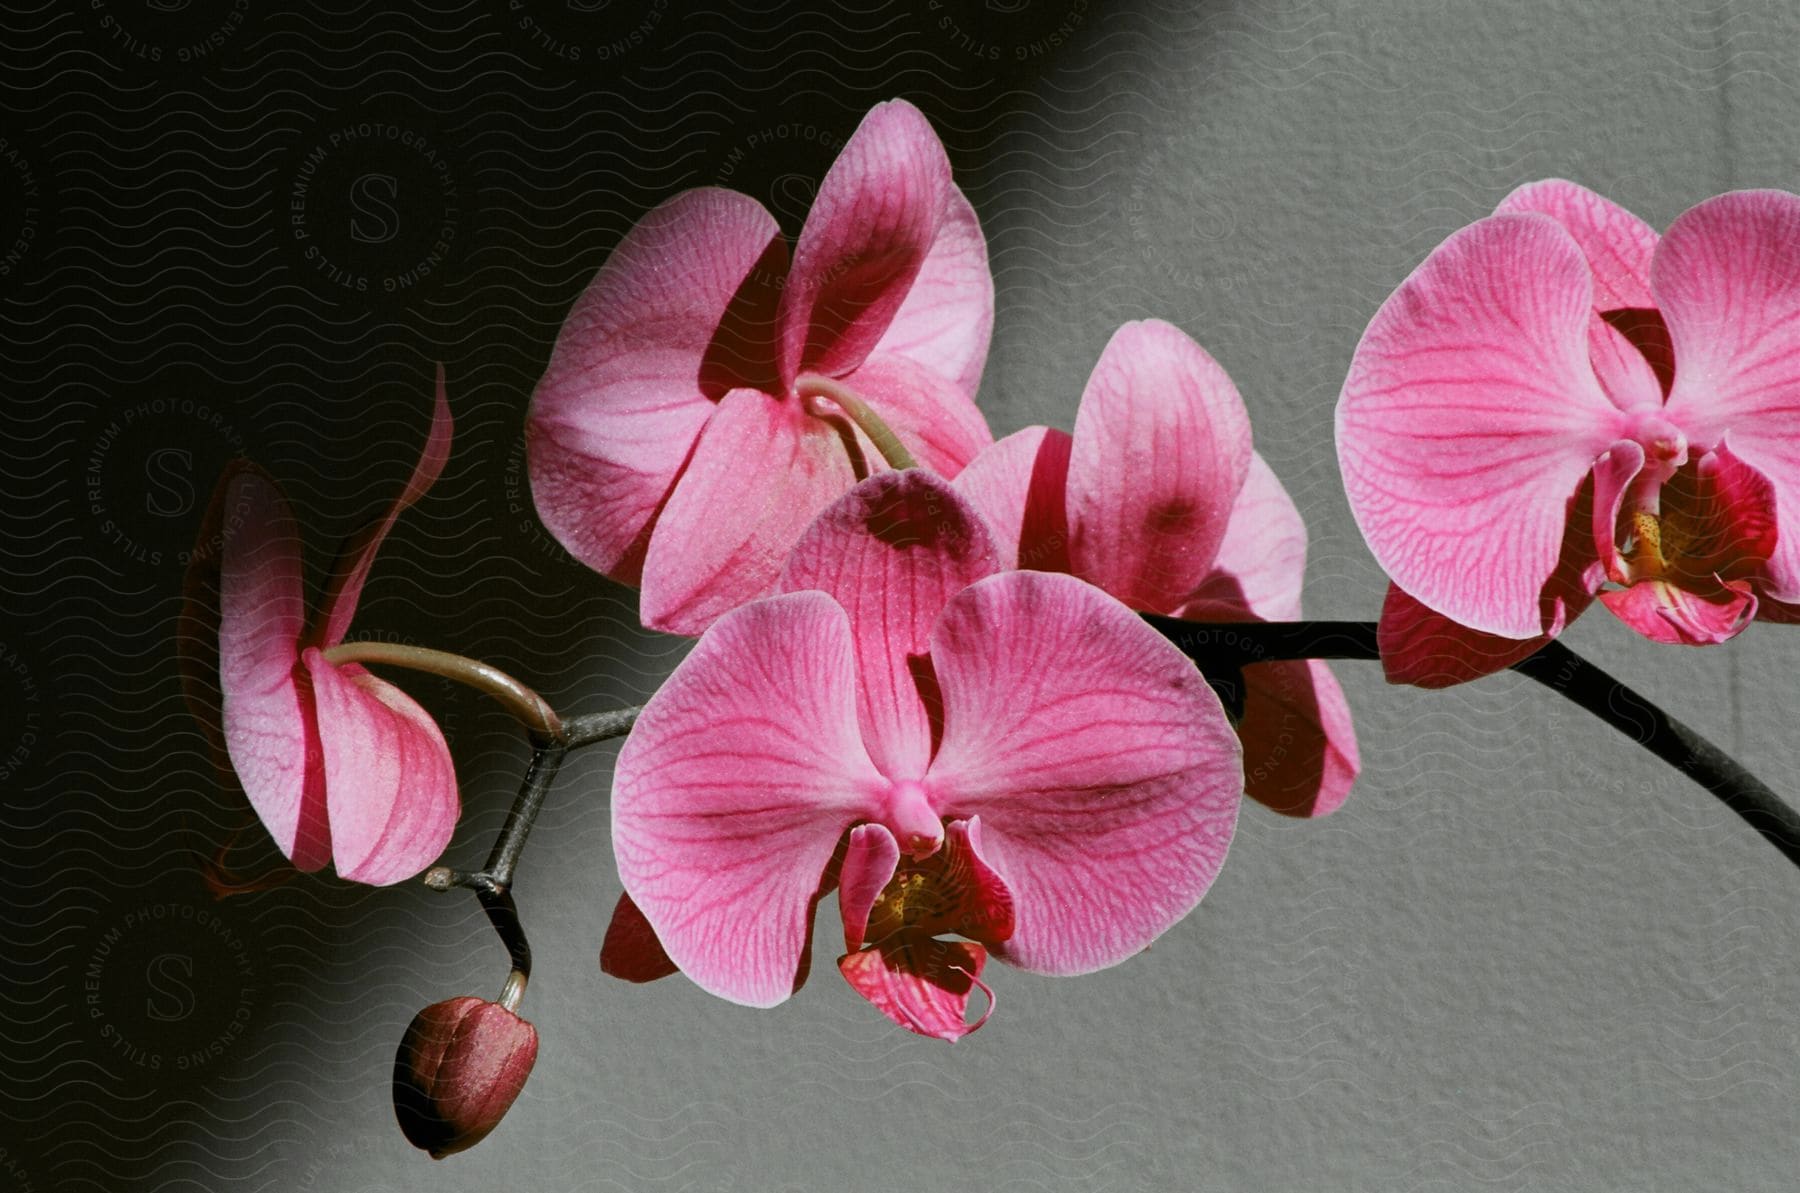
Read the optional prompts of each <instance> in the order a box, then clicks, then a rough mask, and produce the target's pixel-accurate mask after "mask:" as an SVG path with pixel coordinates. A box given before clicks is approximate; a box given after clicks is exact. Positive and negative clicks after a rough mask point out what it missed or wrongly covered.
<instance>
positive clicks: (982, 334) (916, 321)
mask: <svg viewBox="0 0 1800 1193" xmlns="http://www.w3.org/2000/svg"><path fill="white" fill-rule="evenodd" d="M993 330H994V275H993V273H992V272H991V271H990V270H989V268H988V252H987V237H985V236H983V235H982V232H981V223H980V221H979V220H977V219H976V218H975V209H974V208H973V207H971V206H970V205H969V200H968V199H967V198H965V197H964V196H963V193H962V191H961V190H959V189H958V188H957V187H956V185H955V184H954V183H953V184H951V186H950V188H949V199H948V200H947V201H946V203H945V205H944V217H943V220H942V221H941V222H940V223H939V224H938V230H937V239H936V240H934V241H932V242H931V251H930V252H928V253H926V254H925V263H924V265H922V266H921V267H920V268H919V276H918V277H916V278H914V279H913V283H912V287H911V289H909V290H907V292H906V298H905V300H904V301H903V302H901V304H900V309H899V310H897V311H895V312H894V321H893V322H892V323H890V324H888V329H887V331H885V332H883V333H882V336H881V339H880V340H878V341H877V342H876V344H875V347H874V349H873V350H872V351H871V352H870V355H871V356H875V355H879V354H883V353H893V354H895V355H898V356H904V357H908V358H910V359H911V360H913V361H915V362H917V363H918V364H920V365H922V366H923V367H925V368H928V369H930V370H931V371H932V372H934V373H936V374H938V375H939V376H940V377H945V378H948V379H949V381H950V383H951V384H952V385H953V386H955V387H956V389H957V391H958V392H960V393H962V394H963V395H965V396H966V397H969V398H973V397H974V396H975V391H976V390H977V389H978V388H980V385H981V371H982V366H983V365H985V364H986V363H987V352H988V340H989V338H990V336H991V335H992V334H993Z"/></svg>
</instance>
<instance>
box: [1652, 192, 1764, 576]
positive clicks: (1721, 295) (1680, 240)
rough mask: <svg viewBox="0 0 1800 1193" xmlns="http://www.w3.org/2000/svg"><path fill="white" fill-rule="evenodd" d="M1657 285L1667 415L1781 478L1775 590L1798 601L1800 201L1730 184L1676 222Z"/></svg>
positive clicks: (1662, 250) (1700, 442)
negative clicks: (1664, 329) (1667, 374)
mask: <svg viewBox="0 0 1800 1193" xmlns="http://www.w3.org/2000/svg"><path fill="white" fill-rule="evenodd" d="M1650 275H1651V288H1652V289H1653V290H1654V291H1655V292H1656V297H1657V305H1658V306H1659V307H1660V308H1661V310H1662V313H1663V318H1664V319H1665V320H1666V321H1667V323H1668V327H1669V336H1670V339H1671V340H1672V341H1673V343H1674V347H1675V359H1676V361H1677V363H1678V366H1679V367H1678V368H1677V370H1676V374H1675V385H1674V388H1673V389H1672V390H1670V392H1669V401H1668V406H1667V410H1666V412H1667V414H1668V417H1669V419H1670V420H1671V421H1673V422H1674V423H1675V424H1676V425H1677V426H1679V427H1681V429H1682V430H1683V431H1685V432H1686V433H1687V436H1688V439H1689V441H1690V442H1691V443H1692V444H1693V445H1694V446H1695V447H1696V448H1699V449H1702V450H1704V449H1707V448H1711V447H1714V446H1716V445H1717V444H1719V443H1720V442H1722V441H1723V440H1724V438H1725V435H1726V433H1727V432H1728V431H1729V432H1730V434H1731V443H1732V447H1733V449H1734V450H1735V451H1736V452H1737V454H1738V455H1739V456H1740V457H1741V458H1742V459H1743V460H1744V462H1745V463H1747V464H1749V465H1750V466H1752V467H1753V468H1756V469H1758V470H1759V471H1761V472H1762V473H1763V475H1765V476H1767V477H1768V478H1769V480H1770V481H1771V482H1772V483H1773V484H1774V485H1775V490H1776V505H1777V510H1778V513H1777V517H1778V519H1779V521H1780V524H1781V526H1782V528H1783V533H1782V535H1781V537H1780V541H1779V542H1778V543H1777V544H1776V547H1775V554H1774V555H1773V556H1772V557H1771V558H1770V560H1769V569H1768V570H1769V581H1770V582H1769V584H1768V586H1767V589H1766V591H1768V593H1769V595H1771V596H1773V597H1775V598H1776V599H1778V600H1785V601H1793V600H1797V599H1800V531H1797V530H1796V528H1800V196H1796V195H1790V194H1788V193H1787V192H1785V191H1773V190H1763V191H1733V192H1731V193H1729V194H1724V195H1719V196H1717V197H1716V198H1712V199H1708V200H1706V201H1705V202H1704V203H1701V204H1699V205H1698V206H1696V207H1693V208H1690V209H1689V210H1688V211H1687V212H1685V213H1684V214H1683V215H1681V216H1680V217H1679V218H1678V219H1677V220H1676V221H1675V223H1674V224H1673V225H1671V226H1670V228H1669V231H1668V234H1667V235H1665V236H1664V237H1663V242H1662V244H1661V246H1660V247H1659V248H1658V249H1657V253H1656V259H1655V261H1654V263H1653V264H1652V266H1651V271H1650Z"/></svg>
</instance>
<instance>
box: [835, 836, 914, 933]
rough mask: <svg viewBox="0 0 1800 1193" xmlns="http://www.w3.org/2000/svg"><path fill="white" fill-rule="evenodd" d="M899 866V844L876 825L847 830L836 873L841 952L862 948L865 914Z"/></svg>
mask: <svg viewBox="0 0 1800 1193" xmlns="http://www.w3.org/2000/svg"><path fill="white" fill-rule="evenodd" d="M899 864H900V843H899V842H898V841H896V840H894V834H893V833H890V832H888V831H887V829H885V828H883V827H882V826H881V825H879V824H859V825H857V826H856V827H855V828H853V829H851V830H850V838H849V841H848V843H847V844H846V846H845V849H844V862H843V865H842V867H841V868H840V869H839V870H838V909H839V911H840V912H841V913H842V918H843V921H844V951H845V952H846V953H854V952H856V950H858V949H860V948H862V947H863V937H864V936H866V935H867V934H868V931H869V912H870V910H872V909H873V908H874V906H875V901H876V900H877V899H879V898H880V897H881V889H882V888H883V887H885V886H886V885H887V884H888V882H889V880H890V879H892V878H893V877H894V868H895V867H896V866H898V865H899Z"/></svg>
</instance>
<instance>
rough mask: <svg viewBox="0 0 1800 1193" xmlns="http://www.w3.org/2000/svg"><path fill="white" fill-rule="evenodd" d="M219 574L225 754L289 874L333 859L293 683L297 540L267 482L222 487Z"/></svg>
mask: <svg viewBox="0 0 1800 1193" xmlns="http://www.w3.org/2000/svg"><path fill="white" fill-rule="evenodd" d="M225 507H226V508H227V509H228V510H230V511H231V518H230V519H229V520H227V521H226V523H225V526H224V541H223V546H222V548H221V555H220V571H219V614H220V616H219V689H220V692H221V694H222V708H221V717H222V720H223V724H224V733H225V746H226V749H227V752H228V753H229V754H230V756H231V765H232V769H233V770H235V771H236V772H237V775H238V780H239V781H240V782H241V783H242V784H243V786H244V793H245V794H246V795H247V796H249V798H250V806H251V807H253V808H255V809H256V814H257V815H258V816H259V817H261V818H262V822H263V824H264V826H265V827H267V828H268V830H269V835H270V836H271V837H273V838H274V839H275V845H276V847H277V848H279V849H280V850H281V852H282V854H283V855H285V856H286V857H287V859H288V860H289V861H291V862H293V864H294V866H295V867H296V868H297V869H301V870H317V869H318V868H319V867H320V866H323V865H324V864H325V863H326V861H328V860H329V859H330V857H331V842H330V836H329V832H328V829H327V824H326V809H325V787H324V784H325V771H324V759H323V756H322V753H321V750H320V746H319V738H318V728H317V724H316V722H315V719H314V714H313V708H312V695H311V693H310V691H309V690H307V685H305V684H304V683H302V682H297V681H296V665H297V664H298V663H299V660H300V648H299V639H300V633H301V629H302V627H303V625H304V619H305V616H306V605H305V596H304V593H303V590H302V579H301V573H300V532H299V529H298V528H297V527H296V526H295V525H294V516H293V513H292V511H291V510H289V508H288V504H287V499H286V498H285V497H283V496H282V494H281V490H280V489H279V488H277V487H276V485H275V483H274V482H273V481H272V480H270V479H269V478H268V476H267V475H265V474H264V473H262V472H261V471H259V470H255V469H246V470H244V471H241V472H239V473H238V474H237V475H236V476H234V477H233V478H232V479H231V480H230V481H228V482H227V495H226V498H225Z"/></svg>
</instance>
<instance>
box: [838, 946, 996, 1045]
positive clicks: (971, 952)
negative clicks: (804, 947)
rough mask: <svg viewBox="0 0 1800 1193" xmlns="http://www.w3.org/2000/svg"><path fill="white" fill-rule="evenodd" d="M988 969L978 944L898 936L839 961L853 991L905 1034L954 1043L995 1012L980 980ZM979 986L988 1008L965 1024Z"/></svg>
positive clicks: (841, 971) (985, 957)
mask: <svg viewBox="0 0 1800 1193" xmlns="http://www.w3.org/2000/svg"><path fill="white" fill-rule="evenodd" d="M986 964H987V950H986V949H983V948H982V947H981V946H980V945H978V944H968V943H966V942H964V941H960V940H934V939H932V938H931V937H929V936H923V935H920V934H918V933H902V934H900V935H898V936H892V937H889V938H888V939H887V940H886V941H884V942H882V943H881V944H879V945H874V946H871V947H870V948H866V949H864V950H862V951H861V952H855V953H851V954H850V955H848V956H846V957H840V958H839V959H838V971H839V972H840V973H842V974H843V975H844V980H845V981H847V982H849V983H850V987H851V989H853V990H855V991H856V992H857V993H858V994H860V995H862V996H863V997H864V998H866V999H868V1000H869V1003H870V1005H872V1006H873V1007H874V1008H875V1009H876V1010H878V1011H880V1012H881V1013H882V1014H883V1015H886V1016H887V1017H888V1018H889V1019H891V1020H893V1021H894V1022H895V1023H897V1024H899V1025H900V1026H901V1027H904V1028H905V1029H906V1030H907V1031H910V1032H913V1033H915V1034H917V1035H921V1036H930V1037H932V1038H934V1039H939V1040H949V1041H951V1042H955V1041H956V1040H960V1039H962V1038H963V1037H964V1036H966V1035H968V1034H969V1033H970V1032H972V1031H974V1030H975V1029H977V1028H979V1027H980V1026H981V1025H982V1024H984V1023H986V1022H987V1021H988V1016H989V1015H992V1014H993V1013H994V992H993V991H992V990H989V989H988V987H987V985H986V984H985V983H983V982H982V980H981V970H982V968H983V967H984V966H985V965H986ZM977 986H980V987H981V989H982V992H983V993H985V994H986V995H987V996H988V1008H987V1010H986V1012H984V1013H983V1014H982V1016H981V1018H980V1019H977V1020H976V1021H975V1022H973V1023H969V1022H967V1021H966V1020H967V1017H968V1006H969V994H970V992H971V991H973V990H974V988H975V987H977Z"/></svg>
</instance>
